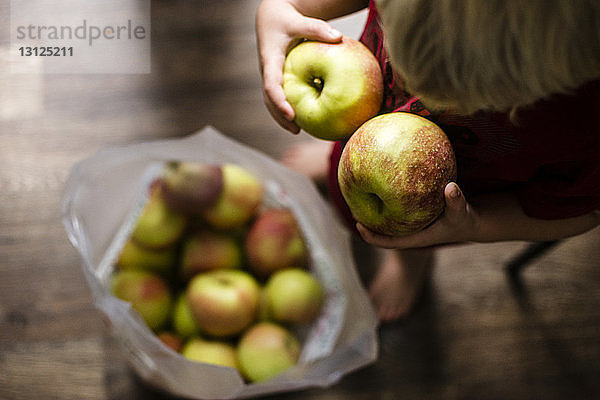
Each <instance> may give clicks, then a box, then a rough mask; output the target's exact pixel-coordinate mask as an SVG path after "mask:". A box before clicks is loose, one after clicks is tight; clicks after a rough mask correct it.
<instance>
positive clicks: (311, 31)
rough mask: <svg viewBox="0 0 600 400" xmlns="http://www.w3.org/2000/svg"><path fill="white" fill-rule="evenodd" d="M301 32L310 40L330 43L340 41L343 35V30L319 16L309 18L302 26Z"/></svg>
mask: <svg viewBox="0 0 600 400" xmlns="http://www.w3.org/2000/svg"><path fill="white" fill-rule="evenodd" d="M299 34H301V35H302V36H303V37H304V38H305V39H308V40H317V41H320V42H328V43H336V42H339V41H340V40H342V36H343V35H342V32H340V31H338V30H337V29H335V28H334V27H333V26H331V25H329V24H328V23H327V22H325V21H323V20H322V19H318V18H307V19H306V24H305V25H304V26H303V27H302V33H300V32H299Z"/></svg>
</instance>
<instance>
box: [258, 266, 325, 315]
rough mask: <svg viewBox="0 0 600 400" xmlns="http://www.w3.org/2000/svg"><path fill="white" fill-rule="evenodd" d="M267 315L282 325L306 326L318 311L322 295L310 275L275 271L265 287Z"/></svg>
mask: <svg viewBox="0 0 600 400" xmlns="http://www.w3.org/2000/svg"><path fill="white" fill-rule="evenodd" d="M264 290H265V296H266V300H265V301H266V308H267V315H268V316H269V317H270V318H272V319H273V320H275V321H277V322H281V323H285V324H307V323H310V322H312V321H314V320H315V318H317V316H318V315H319V313H320V312H321V307H322V305H323V300H324V295H325V292H324V290H323V286H322V285H321V283H320V282H319V281H318V280H317V279H316V278H315V277H314V276H312V275H311V274H310V272H308V271H306V270H303V269H299V268H286V269H283V270H280V271H277V272H275V273H274V274H273V275H272V276H271V277H270V278H269V280H268V281H267V283H266V285H265V289H264Z"/></svg>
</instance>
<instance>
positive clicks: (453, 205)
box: [356, 182, 478, 249]
mask: <svg viewBox="0 0 600 400" xmlns="http://www.w3.org/2000/svg"><path fill="white" fill-rule="evenodd" d="M444 195H445V198H446V210H445V211H444V213H443V214H442V215H441V216H440V218H439V219H438V220H437V221H435V222H434V223H433V224H432V225H431V226H429V227H427V228H426V229H423V230H422V231H419V232H416V233H414V234H412V235H408V236H402V237H391V236H386V235H380V234H377V233H374V232H372V231H370V230H369V229H367V228H365V226H364V225H362V224H360V223H358V224H357V225H356V227H357V229H358V231H359V233H360V234H361V236H362V237H363V239H364V240H365V241H366V242H368V243H370V244H372V245H374V246H378V247H385V248H398V249H404V248H414V247H427V246H434V245H438V244H444V243H455V242H464V241H468V240H471V239H472V236H473V232H475V231H476V226H477V222H478V215H477V213H476V212H475V210H474V209H473V208H472V207H471V206H470V205H469V203H467V201H466V199H465V197H464V196H463V194H462V192H461V190H460V188H459V187H458V185H457V184H456V183H454V182H450V183H449V184H447V185H446V188H445V191H444Z"/></svg>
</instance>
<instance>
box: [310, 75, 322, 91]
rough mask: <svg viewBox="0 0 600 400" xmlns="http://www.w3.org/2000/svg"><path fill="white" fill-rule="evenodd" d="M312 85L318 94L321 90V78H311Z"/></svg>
mask: <svg viewBox="0 0 600 400" xmlns="http://www.w3.org/2000/svg"><path fill="white" fill-rule="evenodd" d="M312 85H313V87H314V88H315V89H317V90H318V91H319V92H320V91H322V90H323V80H321V78H318V77H316V78H313V81H312Z"/></svg>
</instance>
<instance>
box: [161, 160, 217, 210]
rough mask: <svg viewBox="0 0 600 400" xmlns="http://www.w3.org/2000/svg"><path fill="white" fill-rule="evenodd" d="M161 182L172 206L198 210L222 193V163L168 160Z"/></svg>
mask: <svg viewBox="0 0 600 400" xmlns="http://www.w3.org/2000/svg"><path fill="white" fill-rule="evenodd" d="M161 183H162V192H163V197H164V198H165V201H166V202H167V204H168V205H169V207H171V208H172V209H174V210H176V211H179V212H182V213H185V214H197V213H199V212H200V210H202V209H203V208H205V207H208V206H210V205H212V204H213V203H214V202H215V201H216V200H217V198H218V197H219V196H220V194H221V191H222V190H223V174H222V172H221V167H220V166H218V165H210V164H204V163H201V162H191V161H181V162H171V163H168V164H167V168H166V169H165V174H164V177H163V179H162V180H161Z"/></svg>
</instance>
